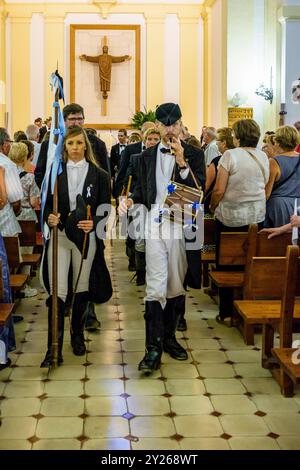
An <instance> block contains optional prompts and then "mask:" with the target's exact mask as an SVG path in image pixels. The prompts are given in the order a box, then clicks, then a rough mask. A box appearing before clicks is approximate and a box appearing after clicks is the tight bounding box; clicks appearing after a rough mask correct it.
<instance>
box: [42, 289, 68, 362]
mask: <svg viewBox="0 0 300 470" xmlns="http://www.w3.org/2000/svg"><path fill="white" fill-rule="evenodd" d="M47 306H48V342H47V352H46V356H45V359H44V360H43V362H42V363H41V367H42V368H49V367H51V365H52V362H53V357H52V296H51V297H49V299H48V300H47ZM57 316H58V322H57V340H58V355H57V364H58V365H60V364H62V362H63V356H62V348H63V341H64V324H65V302H63V301H62V300H61V299H60V298H58V299H57Z"/></svg>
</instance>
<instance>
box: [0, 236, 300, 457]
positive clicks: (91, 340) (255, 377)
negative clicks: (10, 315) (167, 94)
mask: <svg viewBox="0 0 300 470" xmlns="http://www.w3.org/2000/svg"><path fill="white" fill-rule="evenodd" d="M106 252H107V253H106V254H107V257H108V260H109V261H108V265H109V269H110V271H111V274H112V280H113V286H114V295H113V298H112V299H111V300H110V302H108V303H107V304H105V305H102V306H99V307H98V308H97V316H98V318H99V320H101V324H102V328H101V331H99V332H96V333H89V334H86V338H87V349H88V351H87V354H86V356H82V357H76V356H74V355H73V353H72V351H71V346H70V341H69V333H68V331H67V329H68V328H67V329H66V332H65V343H64V365H63V366H61V367H59V368H57V369H56V370H53V371H51V372H48V371H46V370H43V369H40V367H39V365H40V362H41V360H42V359H43V356H44V353H45V346H46V330H47V319H46V308H45V298H46V294H40V295H38V297H35V298H31V299H24V300H22V302H21V304H20V306H19V309H18V313H20V314H22V315H24V317H25V321H24V322H22V323H20V324H17V325H16V328H15V329H16V334H17V346H18V347H17V350H16V351H15V352H14V353H10V357H11V359H12V363H13V364H12V368H7V369H4V370H3V371H0V410H1V421H2V424H1V427H0V449H2V450H3V449H14V450H15V449H28V450H29V449H69V450H76V449H78V450H79V449H83V450H84V449H94V450H96V449H97V450H101V449H110V450H111V449H120V450H129V449H149V450H160V449H165V450H169V449H174V450H179V449H191V450H196V449H198V450H202V449H220V450H221V449H222V450H226V449H228V450H229V449H249V450H250V449H268V450H273V449H274V450H276V449H277V450H278V449H297V450H298V449H300V437H299V436H300V389H299V388H298V389H296V392H297V393H296V395H295V397H294V398H289V399H288V398H283V397H282V396H281V394H280V390H279V387H278V385H277V384H276V382H275V381H274V380H273V378H272V377H271V375H270V373H269V372H268V371H266V370H264V369H262V368H261V366H260V355H261V351H260V342H259V341H260V336H256V342H257V343H256V346H255V347H252V346H245V345H244V343H243V341H242V339H241V336H240V334H239V333H238V331H236V330H235V329H231V328H227V327H225V326H221V325H219V324H218V323H216V321H215V320H214V318H215V316H216V314H217V307H216V306H215V304H214V303H213V302H212V301H211V300H210V299H209V297H207V296H205V295H203V293H202V292H200V293H199V292H197V291H190V292H189V293H188V295H187V312H188V313H187V316H186V318H187V323H188V330H187V331H186V332H184V333H179V334H178V335H177V336H178V338H180V342H181V344H182V345H183V346H185V347H187V348H188V353H189V359H188V361H186V362H178V361H175V360H173V359H171V358H170V356H169V355H166V354H165V355H164V356H163V364H162V366H161V369H160V370H159V371H157V372H155V373H154V374H153V375H152V376H151V377H146V376H144V375H141V373H140V372H138V371H137V364H138V362H139V361H140V360H141V358H142V356H143V352H144V320H143V313H142V311H143V310H144V307H143V296H144V291H143V289H142V288H138V287H136V286H135V284H133V283H130V282H129V280H130V278H131V273H128V271H127V260H126V258H125V256H124V254H123V253H124V247H123V243H121V242H118V241H115V242H114V248H113V250H111V248H110V247H107V250H106ZM66 326H68V325H66Z"/></svg>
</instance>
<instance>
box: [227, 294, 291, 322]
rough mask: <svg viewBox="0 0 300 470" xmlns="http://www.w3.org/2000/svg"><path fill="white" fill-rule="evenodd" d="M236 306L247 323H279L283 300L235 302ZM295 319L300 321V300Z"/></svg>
mask: <svg viewBox="0 0 300 470" xmlns="http://www.w3.org/2000/svg"><path fill="white" fill-rule="evenodd" d="M234 306H235V308H236V310H237V312H238V313H239V315H241V317H243V319H244V320H245V321H247V323H250V324H266V323H274V322H279V320H280V311H281V300H235V302H234ZM294 317H295V319H299V321H300V299H298V300H297V301H296V302H295V310H294Z"/></svg>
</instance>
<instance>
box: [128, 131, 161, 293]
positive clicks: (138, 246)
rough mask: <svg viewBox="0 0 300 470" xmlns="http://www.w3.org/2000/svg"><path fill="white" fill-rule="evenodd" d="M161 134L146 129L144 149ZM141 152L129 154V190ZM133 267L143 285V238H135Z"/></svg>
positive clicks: (140, 284) (150, 145)
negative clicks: (130, 178) (130, 180)
mask: <svg viewBox="0 0 300 470" xmlns="http://www.w3.org/2000/svg"><path fill="white" fill-rule="evenodd" d="M160 139H161V135H160V132H159V130H158V129H155V128H151V127H150V129H147V130H146V132H145V134H144V146H145V148H146V149H148V148H150V147H154V146H155V145H157V144H158V143H159V142H160ZM141 155H142V154H141V153H138V154H136V155H131V157H130V162H129V165H128V169H127V174H126V187H127V184H128V180H129V177H130V176H131V177H132V183H131V192H132V193H133V192H134V188H135V186H136V183H137V180H138V176H139V161H140V158H141ZM135 267H136V285H137V286H143V285H144V284H145V282H146V281H145V276H146V260H145V240H144V239H143V238H137V239H136V240H135Z"/></svg>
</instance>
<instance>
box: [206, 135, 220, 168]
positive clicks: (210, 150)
mask: <svg viewBox="0 0 300 470" xmlns="http://www.w3.org/2000/svg"><path fill="white" fill-rule="evenodd" d="M219 155H220V151H219V149H218V146H217V141H216V140H212V141H211V142H210V144H208V146H207V147H206V149H205V152H204V156H205V165H206V166H209V165H210V164H211V162H212V161H213V159H214V158H216V157H219Z"/></svg>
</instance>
